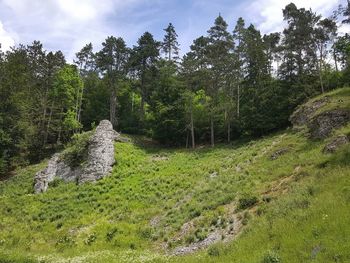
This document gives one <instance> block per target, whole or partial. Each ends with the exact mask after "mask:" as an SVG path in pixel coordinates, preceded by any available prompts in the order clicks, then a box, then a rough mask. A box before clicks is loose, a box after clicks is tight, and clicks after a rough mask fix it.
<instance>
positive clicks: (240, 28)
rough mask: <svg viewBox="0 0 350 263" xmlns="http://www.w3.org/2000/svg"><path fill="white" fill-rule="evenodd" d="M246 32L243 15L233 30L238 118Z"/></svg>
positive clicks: (238, 114)
mask: <svg viewBox="0 0 350 263" xmlns="http://www.w3.org/2000/svg"><path fill="white" fill-rule="evenodd" d="M244 32H245V22H244V20H243V18H242V17H240V18H239V19H238V20H237V23H236V26H235V29H234V31H233V39H234V41H235V43H236V48H235V53H236V56H237V60H238V81H237V102H236V107H237V108H236V115H237V118H239V116H240V107H241V93H242V91H241V85H242V80H243V77H244V64H243V52H244V49H245V47H244V41H243V35H244Z"/></svg>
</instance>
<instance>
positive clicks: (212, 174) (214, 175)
mask: <svg viewBox="0 0 350 263" xmlns="http://www.w3.org/2000/svg"><path fill="white" fill-rule="evenodd" d="M209 177H210V178H215V177H218V172H213V173H211V174H210V175H209Z"/></svg>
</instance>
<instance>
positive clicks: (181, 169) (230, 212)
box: [0, 125, 350, 263]
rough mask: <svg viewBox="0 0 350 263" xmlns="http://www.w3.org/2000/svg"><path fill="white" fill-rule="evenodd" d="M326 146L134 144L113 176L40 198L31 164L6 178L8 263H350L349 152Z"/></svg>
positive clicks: (278, 141)
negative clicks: (214, 236)
mask: <svg viewBox="0 0 350 263" xmlns="http://www.w3.org/2000/svg"><path fill="white" fill-rule="evenodd" d="M349 130H350V126H349V125H348V126H346V127H343V128H342V129H341V130H338V131H337V133H345V134H347V133H349ZM326 143H327V140H326V141H311V140H309V139H308V138H307V134H306V132H305V131H298V132H297V131H293V130H292V129H287V130H285V131H283V132H279V133H276V134H274V135H271V136H268V137H264V138H261V139H259V140H239V141H235V142H234V143H232V144H230V145H219V146H217V147H215V148H210V147H208V146H202V147H199V148H198V149H196V150H189V149H179V148H168V149H164V148H161V147H160V146H158V145H157V144H155V143H153V142H152V141H149V140H147V139H146V138H141V137H132V142H131V143H116V147H115V148H116V151H115V158H116V160H117V163H116V165H115V167H114V170H113V173H112V175H110V176H109V177H107V178H104V179H103V180H100V181H98V182H97V183H92V184H84V185H76V184H74V183H69V184H66V183H63V182H61V181H57V180H56V181H54V182H53V183H51V185H50V188H49V190H48V191H47V192H46V193H44V194H38V195H34V194H33V177H34V175H35V173H36V172H37V171H38V170H40V169H42V168H43V167H44V166H45V164H46V162H43V163H41V164H38V165H33V166H29V167H26V168H24V169H21V170H18V171H17V172H16V174H17V175H16V176H14V177H12V178H11V179H9V180H7V181H4V182H0V214H1V216H0V262H182V263H184V262H257V263H259V262H263V263H278V262H283V263H287V262H288V263H289V262H290V263H292V262H295V263H297V262H298V263H299V262H350V224H349V223H350V221H349V220H350V219H349V218H350V169H349V168H350V147H349V146H345V147H343V148H341V149H339V150H338V151H337V152H336V153H335V154H324V153H322V149H323V147H324V145H325V144H326ZM213 233H214V234H215V233H216V234H220V235H221V238H220V241H219V242H215V244H211V243H210V242H208V244H207V245H203V248H202V249H199V250H196V249H195V248H194V247H195V245H196V244H197V245H198V244H201V245H202V244H203V241H206V240H208V237H210V236H211V235H212V234H213ZM179 247H181V248H184V249H185V250H186V249H190V250H191V249H192V250H195V251H192V252H193V253H189V254H185V255H175V254H183V253H180V252H179V251H180V250H179V249H178V248H179Z"/></svg>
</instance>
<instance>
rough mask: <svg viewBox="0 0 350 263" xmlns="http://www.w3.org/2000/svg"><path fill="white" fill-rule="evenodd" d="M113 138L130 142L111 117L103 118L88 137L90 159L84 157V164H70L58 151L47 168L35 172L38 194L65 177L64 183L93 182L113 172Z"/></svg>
mask: <svg viewBox="0 0 350 263" xmlns="http://www.w3.org/2000/svg"><path fill="white" fill-rule="evenodd" d="M114 141H123V142H124V141H127V139H125V138H123V137H121V136H120V134H119V133H117V132H116V131H115V130H113V126H112V124H111V123H110V122H109V121H108V120H103V121H101V122H100V124H99V125H98V126H97V127H96V130H95V132H94V134H93V135H92V136H91V138H90V139H89V144H88V155H87V160H82V162H81V163H84V164H83V165H82V166H78V167H71V166H70V165H69V164H67V163H66V162H65V161H64V159H63V158H62V154H61V153H58V154H55V155H54V156H53V157H52V158H51V159H50V160H49V162H48V165H47V167H46V168H45V169H44V170H42V171H39V172H38V173H37V174H36V175H35V183H34V191H35V193H42V192H45V191H46V190H47V189H48V187H49V183H50V182H52V181H53V180H55V179H56V178H57V179H62V180H63V181H65V182H71V181H76V182H78V183H84V182H94V181H96V180H99V179H101V178H103V177H105V176H107V175H109V174H110V173H111V171H112V167H113V165H114V162H115V159H114Z"/></svg>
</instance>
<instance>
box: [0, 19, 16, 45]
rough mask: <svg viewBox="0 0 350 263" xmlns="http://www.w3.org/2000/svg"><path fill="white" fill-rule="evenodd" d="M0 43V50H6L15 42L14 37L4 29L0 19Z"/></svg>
mask: <svg viewBox="0 0 350 263" xmlns="http://www.w3.org/2000/svg"><path fill="white" fill-rule="evenodd" d="M0 44H1V50H2V51H7V50H9V49H10V47H12V46H13V45H14V44H15V40H14V38H13V37H12V36H11V35H10V33H9V32H7V31H6V30H5V29H4V26H3V24H2V23H1V21H0Z"/></svg>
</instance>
